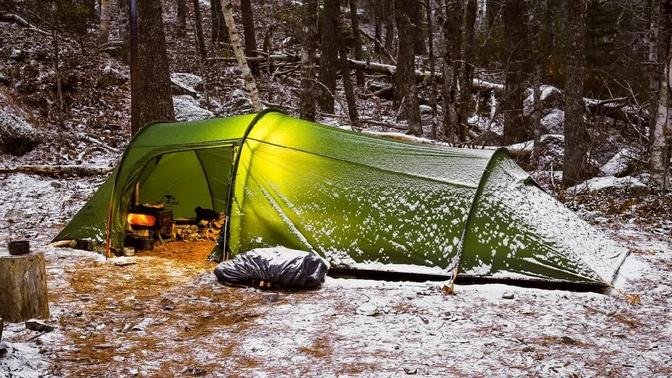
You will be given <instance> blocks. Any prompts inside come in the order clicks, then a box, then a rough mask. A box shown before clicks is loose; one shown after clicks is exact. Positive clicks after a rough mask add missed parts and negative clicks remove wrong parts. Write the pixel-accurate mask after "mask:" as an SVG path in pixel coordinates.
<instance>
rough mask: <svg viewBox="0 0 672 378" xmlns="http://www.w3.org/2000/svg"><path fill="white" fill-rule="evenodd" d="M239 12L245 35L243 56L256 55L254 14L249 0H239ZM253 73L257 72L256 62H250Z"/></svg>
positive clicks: (256, 73)
mask: <svg viewBox="0 0 672 378" xmlns="http://www.w3.org/2000/svg"><path fill="white" fill-rule="evenodd" d="M240 13H241V15H242V19H243V20H242V21H243V34H244V36H245V56H257V38H256V36H255V35H254V34H255V31H254V14H253V13H252V3H251V2H250V0H240ZM250 69H251V70H252V74H253V75H258V74H259V66H258V65H257V63H256V62H250Z"/></svg>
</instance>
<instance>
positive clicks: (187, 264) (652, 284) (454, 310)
mask: <svg viewBox="0 0 672 378" xmlns="http://www.w3.org/2000/svg"><path fill="white" fill-rule="evenodd" d="M101 180H102V178H99V179H81V178H78V179H77V180H68V179H52V178H42V177H35V176H26V175H6V176H4V177H2V179H1V182H0V191H2V195H0V220H1V221H2V222H3V224H2V227H0V228H1V230H0V239H5V238H6V237H7V236H9V233H10V232H12V233H14V234H16V232H17V231H16V230H27V231H28V232H27V234H26V236H27V237H31V238H34V240H35V242H34V244H36V245H44V244H46V243H47V242H48V241H49V239H50V238H51V237H52V236H53V235H55V233H56V232H57V231H58V229H59V228H60V225H62V224H63V223H65V222H66V221H67V220H68V219H69V218H70V217H71V216H72V215H73V213H74V212H75V211H76V210H77V209H78V208H79V207H80V206H81V205H82V203H83V201H84V200H85V199H86V197H87V196H88V195H89V194H91V193H92V191H93V190H94V188H95V186H96V185H97V184H99V183H100V182H101ZM585 214H589V213H587V212H586V213H585ZM609 216H610V215H605V214H602V215H601V217H602V218H604V217H607V219H609V218H608V217H609ZM660 216H669V214H668V215H664V214H661V215H660ZM10 225H11V231H10V227H9V226H10ZM600 227H602V228H603V229H605V232H608V233H610V234H611V236H612V237H613V238H615V239H616V240H618V241H619V242H621V243H622V244H623V245H625V246H626V247H628V248H629V249H630V250H631V256H630V257H629V258H628V260H627V261H626V264H625V265H624V267H623V270H622V272H621V275H620V277H619V280H618V281H617V287H618V288H619V290H615V291H614V292H612V293H611V294H610V295H602V294H596V293H577V292H569V291H551V290H540V289H529V288H519V287H513V286H506V285H494V284H492V285H467V286H457V287H456V291H455V294H454V295H447V294H446V293H444V291H443V290H442V287H441V285H440V284H437V283H409V282H381V281H366V280H346V279H333V278H328V279H327V281H326V282H325V284H324V285H323V287H322V288H321V289H319V290H315V291H309V292H299V293H286V292H262V291H259V290H255V289H239V288H230V287H224V286H221V285H219V284H217V283H216V281H215V278H214V275H213V274H212V273H211V270H212V268H213V267H212V266H211V265H209V264H208V263H207V262H205V259H204V258H200V257H199V258H194V257H191V256H187V255H186V254H185V255H176V257H175V258H166V256H161V255H146V256H143V255H139V256H137V257H135V258H133V262H134V264H133V265H128V266H116V265H114V264H110V263H106V262H105V261H104V260H103V259H102V258H101V256H99V255H95V254H92V253H88V252H79V251H73V250H67V249H51V248H43V250H45V252H46V255H47V261H48V268H47V273H48V282H49V290H50V303H51V313H52V318H53V319H52V321H51V322H52V323H53V324H55V325H56V330H55V331H53V332H50V333H46V334H38V333H37V332H34V331H29V330H26V329H25V326H24V324H23V323H20V324H8V325H7V326H6V327H5V332H4V335H3V340H4V341H5V342H6V343H7V346H8V348H7V350H8V353H7V355H6V356H5V357H0V376H3V377H4V376H8V377H9V376H12V377H38V376H43V375H53V376H129V375H139V376H172V375H206V376H230V375H243V376H277V375H307V376H317V375H320V376H321V375H327V376H335V375H346V376H350V375H358V376H379V375H382V376H390V375H405V374H418V375H430V376H453V375H463V376H511V375H517V376H518V375H532V376H596V375H599V376H661V377H662V376H670V375H672V342H671V341H670V340H672V320H671V319H672V318H671V317H670V316H669V310H670V309H671V308H672V306H671V305H672V299H671V298H672V283H671V282H670V280H669V276H670V270H672V248H671V246H670V241H669V235H666V234H662V235H661V234H660V233H659V232H656V233H654V232H650V231H649V230H646V226H643V225H639V224H637V223H632V222H630V223H626V222H609V221H607V222H602V223H600ZM185 253H186V252H185ZM168 257H170V256H168ZM202 257H204V256H202ZM626 293H627V294H638V295H639V298H638V299H639V303H638V304H631V303H632V302H637V300H636V298H635V297H632V296H631V297H629V299H630V301H628V300H626V297H625V294H626Z"/></svg>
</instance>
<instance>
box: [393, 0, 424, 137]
mask: <svg viewBox="0 0 672 378" xmlns="http://www.w3.org/2000/svg"><path fill="white" fill-rule="evenodd" d="M394 5H395V17H396V21H397V29H398V32H399V48H398V49H397V51H398V53H397V71H396V74H395V78H394V82H395V87H396V90H395V92H394V94H395V96H394V106H395V108H400V107H401V112H400V114H402V115H403V116H404V118H406V119H408V125H409V132H410V133H411V134H413V135H422V124H421V119H420V106H419V103H418V94H417V87H416V83H415V50H414V32H413V31H414V29H413V28H414V26H413V24H412V23H411V16H412V9H411V8H412V7H413V6H415V5H414V4H413V3H412V2H407V1H405V0H395V3H394Z"/></svg>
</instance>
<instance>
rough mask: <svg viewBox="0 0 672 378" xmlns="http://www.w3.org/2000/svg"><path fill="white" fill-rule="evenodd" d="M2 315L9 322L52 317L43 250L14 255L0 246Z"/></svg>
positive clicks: (0, 302) (0, 309)
mask: <svg viewBox="0 0 672 378" xmlns="http://www.w3.org/2000/svg"><path fill="white" fill-rule="evenodd" d="M0 288H2V291H0V317H2V318H4V319H6V320H8V321H10V322H22V321H25V320H28V319H33V318H35V319H46V318H48V317H49V303H48V301H47V273H46V269H45V261H44V255H43V254H42V252H32V253H29V254H27V255H21V256H11V255H10V254H9V252H8V251H7V249H6V248H2V249H0Z"/></svg>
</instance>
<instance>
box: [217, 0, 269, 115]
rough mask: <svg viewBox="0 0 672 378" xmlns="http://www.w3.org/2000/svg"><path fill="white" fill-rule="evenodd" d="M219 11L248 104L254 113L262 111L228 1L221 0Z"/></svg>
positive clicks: (255, 85)
mask: <svg viewBox="0 0 672 378" xmlns="http://www.w3.org/2000/svg"><path fill="white" fill-rule="evenodd" d="M220 5H221V9H222V13H223V14H224V21H225V22H226V26H227V27H228V29H229V40H231V46H232V47H233V52H234V54H235V55H236V59H237V60H238V67H239V68H240V72H241V74H242V75H243V80H245V89H247V92H248V93H249V95H250V102H251V103H252V108H254V111H256V112H259V111H261V110H262V106H261V100H259V91H258V90H257V83H256V82H255V81H254V76H253V75H252V71H251V70H250V66H248V65H247V59H246V58H245V51H244V50H243V46H242V44H241V43H240V36H239V35H238V32H236V23H235V21H234V20H233V11H232V6H231V1H230V0H221V3H220Z"/></svg>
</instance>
